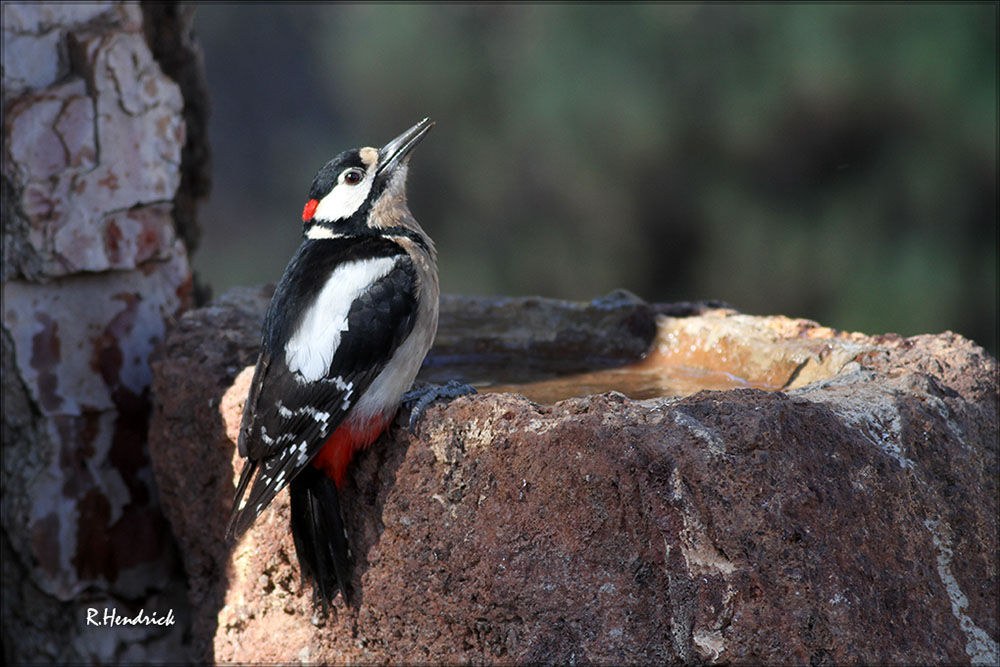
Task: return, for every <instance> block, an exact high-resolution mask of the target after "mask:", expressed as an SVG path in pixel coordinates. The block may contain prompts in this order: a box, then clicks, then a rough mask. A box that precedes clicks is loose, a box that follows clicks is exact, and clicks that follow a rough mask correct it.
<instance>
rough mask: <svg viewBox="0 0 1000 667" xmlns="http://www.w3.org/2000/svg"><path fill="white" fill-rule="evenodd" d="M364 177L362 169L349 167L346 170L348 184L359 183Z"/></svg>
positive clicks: (345, 175) (345, 176)
mask: <svg viewBox="0 0 1000 667" xmlns="http://www.w3.org/2000/svg"><path fill="white" fill-rule="evenodd" d="M363 177H364V172H362V171H361V170H360V169H348V170H347V171H345V172H344V183H347V184H348V185H357V184H358V183H360V182H361V179H362V178H363Z"/></svg>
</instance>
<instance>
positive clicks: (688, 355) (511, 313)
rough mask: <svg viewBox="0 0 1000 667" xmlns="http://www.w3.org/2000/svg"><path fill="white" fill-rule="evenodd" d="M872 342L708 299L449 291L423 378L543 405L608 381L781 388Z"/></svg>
mask: <svg viewBox="0 0 1000 667" xmlns="http://www.w3.org/2000/svg"><path fill="white" fill-rule="evenodd" d="M526 312H527V313H529V316H528V317H525V313H526ZM876 348H877V345H876V344H875V343H874V342H873V341H872V339H870V338H867V337H865V336H863V335H860V334H845V333H842V332H838V331H836V330H834V329H830V328H829V327H823V326H820V325H818V324H817V323H815V322H812V321H809V320H802V319H791V318H788V317H783V316H772V317H757V316H754V315H746V314H743V313H739V312H737V311H735V310H733V309H731V308H724V307H723V308H719V307H717V304H716V303H713V302H707V303H694V304H690V303H685V304H667V305H663V304H661V305H650V304H646V303H645V302H643V301H642V300H640V299H638V297H635V296H633V295H631V294H629V293H627V292H623V291H619V292H614V293H612V294H610V295H608V296H607V297H604V298H602V299H597V300H595V301H592V302H589V303H586V304H579V303H573V302H565V301H556V300H547V299H540V298H535V297H529V298H522V299H510V298H503V299H495V300H487V301H484V300H482V299H477V298H473V297H461V296H446V297H444V298H443V299H442V316H441V326H440V329H439V333H438V339H437V343H436V344H435V349H434V351H433V352H432V353H431V355H430V357H429V359H428V364H427V366H426V367H425V369H424V372H423V373H422V375H421V379H422V380H426V381H431V382H443V381H445V380H449V379H461V380H463V381H465V382H468V383H470V384H472V385H473V386H475V387H476V388H477V389H478V390H479V391H480V392H499V393H513V394H521V395H523V396H525V397H527V398H528V399H530V400H532V401H534V402H536V403H540V404H543V405H552V404H555V403H557V402H558V401H561V400H564V399H567V398H574V397H583V396H588V395H592V394H601V393H604V392H607V391H617V392H620V393H622V394H624V395H625V396H628V397H629V398H632V399H648V398H656V397H659V396H685V395H688V394H694V393H696V392H698V391H701V390H703V389H710V390H726V389H761V390H764V391H781V390H789V389H797V388H799V387H802V386H805V385H807V384H809V383H810V382H814V381H817V380H824V379H828V378H831V377H833V376H835V375H836V374H837V373H839V372H840V371H841V369H843V367H844V366H845V364H847V363H849V362H851V361H853V360H854V359H856V358H857V357H858V356H859V355H861V354H864V353H866V352H871V351H872V350H874V349H876Z"/></svg>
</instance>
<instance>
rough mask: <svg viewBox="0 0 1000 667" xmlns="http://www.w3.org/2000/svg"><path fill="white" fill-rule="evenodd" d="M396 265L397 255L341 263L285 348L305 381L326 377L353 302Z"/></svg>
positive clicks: (287, 360) (288, 361)
mask: <svg viewBox="0 0 1000 667" xmlns="http://www.w3.org/2000/svg"><path fill="white" fill-rule="evenodd" d="M395 265H396V258H395V257H378V258H375V259H365V260H361V261H358V262H349V263H347V264H343V265H341V266H338V267H337V269H336V270H335V271H334V272H333V275H331V276H330V278H329V280H327V281H326V284H325V285H323V289H322V290H320V292H319V295H318V296H317V298H316V301H315V303H313V305H312V307H311V308H310V309H309V310H308V311H307V312H306V314H305V316H304V317H303V318H302V323H301V324H300V325H299V328H298V330H297V331H296V332H295V334H294V335H293V336H292V337H291V339H290V340H289V341H288V345H287V346H286V347H285V364H286V365H287V366H288V368H289V370H291V371H293V372H295V373H298V374H299V375H300V376H301V377H300V379H301V380H302V381H303V382H316V381H317V380H320V379H322V378H324V377H325V376H326V374H327V371H328V370H329V369H330V362H332V361H333V356H334V355H335V354H336V353H337V348H338V347H339V346H340V335H341V334H342V333H343V332H345V331H347V315H348V313H349V312H350V310H351V304H353V303H354V301H355V300H356V299H357V298H358V297H359V296H361V294H362V293H364V291H365V290H366V289H367V288H368V286H369V285H371V284H372V283H373V282H375V281H376V280H378V279H379V278H382V277H383V276H385V275H386V274H387V273H389V271H391V270H392V268H393V267H394V266H395Z"/></svg>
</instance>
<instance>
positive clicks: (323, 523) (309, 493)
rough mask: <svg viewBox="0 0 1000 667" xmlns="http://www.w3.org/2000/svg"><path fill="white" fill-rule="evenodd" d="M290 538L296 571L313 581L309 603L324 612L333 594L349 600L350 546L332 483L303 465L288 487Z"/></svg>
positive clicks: (313, 469)
mask: <svg viewBox="0 0 1000 667" xmlns="http://www.w3.org/2000/svg"><path fill="white" fill-rule="evenodd" d="M289 493H290V496H291V515H292V519H291V524H292V537H293V538H295V551H296V553H297V554H298V557H299V569H301V570H302V575H303V577H305V578H308V579H311V580H312V582H313V600H314V602H319V603H321V604H322V606H323V609H324V610H325V609H326V607H327V605H329V604H332V602H333V598H334V597H336V595H337V591H338V590H339V591H340V594H341V595H343V596H344V602H345V603H347V604H350V601H351V583H350V582H351V566H350V547H349V546H348V544H347V533H346V532H345V530H344V520H343V518H342V517H341V515H340V499H339V497H338V495H337V486H336V485H335V484H334V483H333V480H332V479H330V478H328V477H327V476H326V475H324V474H323V473H322V472H320V471H319V470H317V469H316V468H314V467H312V466H306V467H305V469H303V470H302V472H301V473H299V474H298V475H297V476H296V477H295V479H293V480H292V482H291V484H290V486H289Z"/></svg>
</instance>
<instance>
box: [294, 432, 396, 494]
mask: <svg viewBox="0 0 1000 667" xmlns="http://www.w3.org/2000/svg"><path fill="white" fill-rule="evenodd" d="M388 425H389V419H388V418H386V417H384V416H382V415H378V416H376V417H372V418H370V419H368V420H367V421H364V422H362V423H360V424H355V423H350V424H348V423H344V424H341V425H340V426H339V427H338V428H337V430H336V431H334V432H333V435H331V436H330V437H329V438H327V441H326V444H325V445H323V449H321V450H319V454H317V455H316V456H315V458H313V460H312V464H313V465H314V466H316V467H317V468H319V469H320V470H322V471H323V472H325V473H326V476H327V477H329V478H330V479H332V480H333V482H334V484H336V485H337V490H338V491H339V490H340V487H341V483H342V482H343V481H344V472H345V471H346V470H347V465H348V464H349V463H350V462H351V459H352V458H353V457H354V452H356V451H359V450H361V449H364V448H365V447H367V446H368V445H370V444H372V443H373V442H375V439H376V438H377V437H379V435H381V434H382V431H384V430H385V427H386V426H388Z"/></svg>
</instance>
